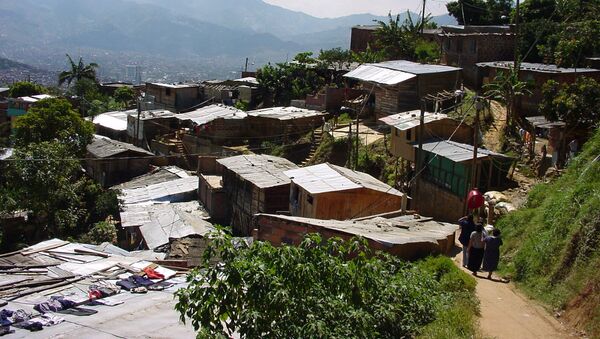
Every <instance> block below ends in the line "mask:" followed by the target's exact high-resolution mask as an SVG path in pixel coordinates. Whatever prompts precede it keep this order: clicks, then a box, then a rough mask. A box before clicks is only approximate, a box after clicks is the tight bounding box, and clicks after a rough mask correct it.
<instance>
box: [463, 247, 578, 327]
mask: <svg viewBox="0 0 600 339" xmlns="http://www.w3.org/2000/svg"><path fill="white" fill-rule="evenodd" d="M459 246H460V245H459ZM461 258H462V254H461V253H459V254H458V255H457V256H456V257H455V258H454V261H455V262H456V264H457V265H459V266H460V267H462V266H461ZM469 273H471V272H469ZM479 276H480V277H479V278H477V297H478V298H479V301H480V308H481V318H480V319H479V326H480V329H481V331H482V332H483V333H482V334H483V335H484V336H485V337H491V338H499V339H504V338H510V339H517V338H528V339H531V338H545V339H550V338H575V337H576V336H573V335H571V334H570V333H569V332H568V331H567V329H566V328H565V327H564V326H563V325H562V324H561V323H560V322H559V321H558V320H557V319H556V318H554V317H552V316H551V315H550V314H548V312H547V311H546V310H545V309H543V308H542V307H541V306H540V305H538V304H536V302H535V301H533V300H529V299H527V298H526V297H524V296H523V295H522V294H520V293H519V292H517V291H515V289H514V286H513V285H512V284H511V283H503V282H501V281H499V280H496V279H494V280H488V279H485V278H484V276H487V273H484V272H479Z"/></svg>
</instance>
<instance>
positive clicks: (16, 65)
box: [0, 57, 36, 71]
mask: <svg viewBox="0 0 600 339" xmlns="http://www.w3.org/2000/svg"><path fill="white" fill-rule="evenodd" d="M8 69H15V70H17V69H20V70H24V71H34V70H36V69H35V67H32V66H29V65H26V64H23V63H20V62H16V61H12V60H9V59H6V58H2V57H0V71H5V70H8Z"/></svg>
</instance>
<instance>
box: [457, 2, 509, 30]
mask: <svg viewBox="0 0 600 339" xmlns="http://www.w3.org/2000/svg"><path fill="white" fill-rule="evenodd" d="M446 9H447V10H448V13H450V15H452V16H453V17H454V18H455V19H456V21H458V24H459V25H501V24H507V23H508V18H509V16H510V14H511V9H512V1H511V0H458V1H451V2H449V3H447V4H446Z"/></svg>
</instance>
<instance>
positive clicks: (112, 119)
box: [86, 109, 137, 131]
mask: <svg viewBox="0 0 600 339" xmlns="http://www.w3.org/2000/svg"><path fill="white" fill-rule="evenodd" d="M132 114H137V111H136V110H134V109H132V110H128V111H114V112H106V113H102V114H98V115H96V116H95V117H90V118H86V119H88V120H90V121H91V122H93V123H94V125H99V126H102V127H105V128H110V129H112V130H115V131H126V130H127V117H128V116H129V115H132Z"/></svg>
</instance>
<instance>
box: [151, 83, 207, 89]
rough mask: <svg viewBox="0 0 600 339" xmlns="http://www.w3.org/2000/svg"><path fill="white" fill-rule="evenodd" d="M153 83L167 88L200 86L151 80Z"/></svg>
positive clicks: (197, 85)
mask: <svg viewBox="0 0 600 339" xmlns="http://www.w3.org/2000/svg"><path fill="white" fill-rule="evenodd" d="M150 84H151V85H154V86H159V87H166V88H175V89H177V88H194V87H200V85H199V84H164V83H160V82H151V83H150Z"/></svg>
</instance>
